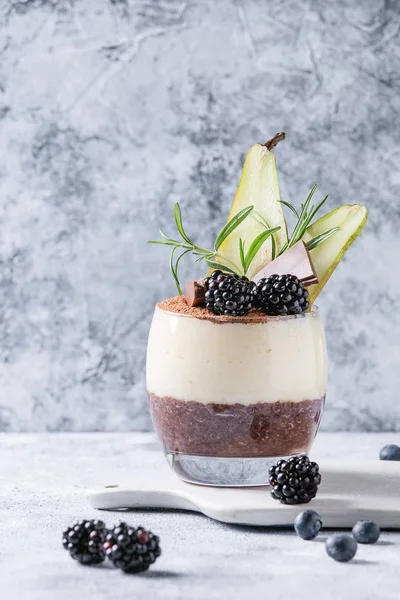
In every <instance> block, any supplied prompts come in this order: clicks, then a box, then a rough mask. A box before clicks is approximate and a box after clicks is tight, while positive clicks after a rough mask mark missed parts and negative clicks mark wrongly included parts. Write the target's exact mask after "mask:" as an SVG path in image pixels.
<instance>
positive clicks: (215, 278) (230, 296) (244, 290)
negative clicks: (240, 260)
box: [204, 270, 255, 317]
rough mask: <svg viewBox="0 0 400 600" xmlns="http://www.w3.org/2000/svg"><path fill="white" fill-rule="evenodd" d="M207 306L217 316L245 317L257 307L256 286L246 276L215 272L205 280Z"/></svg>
mask: <svg viewBox="0 0 400 600" xmlns="http://www.w3.org/2000/svg"><path fill="white" fill-rule="evenodd" d="M204 285H205V289H206V293H205V305H206V308H207V309H208V310H210V311H211V312H213V313H214V314H216V315H226V316H230V317H234V316H238V317H240V316H243V315H247V313H248V312H249V311H250V310H251V309H252V308H253V307H254V305H255V286H254V284H253V283H252V282H251V281H250V280H249V279H248V278H247V277H245V276H244V275H243V276H242V277H239V276H238V275H228V274H226V273H222V271H218V270H216V271H213V272H212V273H211V275H210V277H206V279H205V280H204Z"/></svg>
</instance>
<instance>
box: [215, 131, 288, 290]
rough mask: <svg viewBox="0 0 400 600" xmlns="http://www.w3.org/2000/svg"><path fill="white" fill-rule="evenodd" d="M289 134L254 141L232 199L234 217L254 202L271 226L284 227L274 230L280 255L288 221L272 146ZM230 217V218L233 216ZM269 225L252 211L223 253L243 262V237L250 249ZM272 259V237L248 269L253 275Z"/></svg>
mask: <svg viewBox="0 0 400 600" xmlns="http://www.w3.org/2000/svg"><path fill="white" fill-rule="evenodd" d="M284 137H285V134H283V133H282V134H277V135H276V136H275V137H274V138H272V140H270V141H269V142H267V143H266V144H265V145H264V146H262V145H261V144H254V146H252V147H251V148H250V150H249V151H248V153H247V156H246V160H245V163H244V166H243V171H242V176H241V178H240V182H239V186H238V188H237V191H236V194H235V197H234V199H233V202H232V207H231V211H230V213H229V219H232V217H234V216H235V215H236V214H237V213H238V212H239V211H240V210H242V209H243V208H246V207H247V206H251V205H253V206H254V210H255V211H257V213H258V214H259V215H260V216H261V217H262V218H263V219H264V221H265V222H266V223H267V224H268V226H269V227H271V228H272V227H280V230H279V231H277V232H276V233H275V234H274V240H275V246H276V255H278V254H279V251H280V250H281V248H282V247H283V246H284V245H285V244H286V242H287V228H286V221H285V217H284V214H283V210H282V204H281V202H280V193H279V183H278V173H277V170H276V163H275V156H274V153H273V152H272V151H271V150H272V148H273V147H274V146H275V145H276V144H277V143H278V142H279V141H280V140H282V139H284ZM229 219H228V220H229ZM262 231H265V227H264V226H263V225H262V224H261V223H260V222H259V221H257V220H256V219H255V218H254V217H253V216H252V215H249V216H248V217H247V218H246V219H245V220H244V221H243V222H242V223H241V224H240V225H239V226H238V227H237V228H236V229H235V230H234V231H233V232H232V233H231V235H229V236H228V237H227V238H226V240H225V241H224V242H223V244H222V245H221V246H220V248H219V253H220V254H221V255H222V256H225V257H226V258H228V259H229V260H230V261H232V262H233V263H235V264H236V265H238V266H240V264H241V263H240V251H239V239H240V238H242V240H243V241H244V243H245V250H246V249H247V250H248V249H249V247H250V244H251V243H252V241H253V240H254V239H255V238H256V237H257V235H259V234H260V233H261V232H262ZM271 260H272V241H271V238H269V239H268V240H267V241H266V242H264V244H263V245H262V246H261V248H260V250H259V251H258V253H257V255H256V257H255V258H254V260H253V262H252V263H251V265H250V268H249V270H248V272H247V276H248V277H249V279H252V277H253V275H255V274H256V273H258V272H259V271H260V270H261V269H262V268H263V267H265V266H266V265H267V264H268V263H269V262H271Z"/></svg>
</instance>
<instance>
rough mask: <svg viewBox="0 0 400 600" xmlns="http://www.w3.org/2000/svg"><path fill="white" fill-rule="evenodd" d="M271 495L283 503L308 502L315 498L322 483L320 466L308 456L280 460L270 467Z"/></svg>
mask: <svg viewBox="0 0 400 600" xmlns="http://www.w3.org/2000/svg"><path fill="white" fill-rule="evenodd" d="M269 482H270V484H271V496H272V497H273V498H274V499H275V500H279V501H280V502H281V503H282V504H306V503H307V502H310V500H312V499H313V498H315V496H316V494H317V491H318V486H319V484H320V483H321V474H320V472H319V466H318V465H317V463H315V462H311V461H310V459H309V458H308V456H305V455H302V456H292V457H291V458H289V459H288V460H279V461H278V462H277V463H276V465H273V466H272V467H270V469H269Z"/></svg>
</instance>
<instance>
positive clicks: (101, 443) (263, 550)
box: [0, 433, 400, 600]
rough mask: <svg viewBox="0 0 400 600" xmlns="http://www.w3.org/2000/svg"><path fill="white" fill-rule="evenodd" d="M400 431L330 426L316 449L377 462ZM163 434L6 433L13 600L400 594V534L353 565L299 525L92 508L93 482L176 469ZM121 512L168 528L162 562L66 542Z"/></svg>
mask: <svg viewBox="0 0 400 600" xmlns="http://www.w3.org/2000/svg"><path fill="white" fill-rule="evenodd" d="M398 438H399V436H398V434H397V435H396V434H372V433H367V434H365V433H364V434H350V433H321V434H319V436H318V439H317V441H316V443H315V446H314V449H313V452H312V456H313V458H314V459H315V460H318V459H319V458H339V457H343V459H344V460H345V459H346V457H347V456H348V455H349V454H351V456H352V457H353V458H354V459H372V458H376V456H377V453H378V452H379V449H380V448H381V447H382V446H383V445H385V444H387V443H391V442H395V443H396V442H399V439H398ZM167 468H168V467H167V465H166V464H165V463H164V459H163V457H162V454H161V452H160V450H159V447H158V444H157V441H156V439H155V437H154V436H153V434H146V433H132V434H121V433H119V434H104V433H99V434H97V433H96V434H93V433H92V434H59V433H54V434H40V435H29V434H0V592H1V597H2V598H5V597H7V600H17V599H18V600H25V599H26V600H50V599H52V600H53V599H54V600H66V599H68V600H69V599H73V598H74V599H75V598H84V599H85V600H91V599H93V600H94V599H96V600H103V599H106V598H107V599H108V598H112V599H113V600H119V599H122V598H124V599H125V598H132V599H139V598H142V599H146V600H158V599H159V598H160V599H161V598H162V599H165V600H167V599H173V600H178V599H181V598H182V599H190V600H197V599H199V600H200V599H201V600H205V599H206V600H212V599H214V598H215V599H217V598H218V599H219V600H224V599H225V598H229V600H235V599H242V598H246V599H247V598H252V597H257V598H262V599H263V598H268V599H269V598H273V599H274V600H281V599H282V600H283V599H284V600H287V599H289V598H296V599H302V598H304V599H306V598H307V600H308V599H310V598H319V599H320V600H331V599H332V600H338V599H340V600H347V599H349V600H350V599H351V600H369V599H371V600H377V599H381V598H382V599H384V600H391V599H396V600H398V599H399V598H400V575H399V573H400V532H394V531H391V532H384V533H383V534H382V536H381V541H380V542H379V543H378V544H377V545H373V546H359V550H358V553H357V557H356V559H355V560H353V561H352V562H351V563H348V564H340V563H335V562H334V561H333V560H331V559H330V558H329V557H328V556H327V555H326V553H325V549H324V544H323V541H324V539H325V537H326V533H322V534H321V535H320V537H319V538H318V539H317V540H316V541H314V542H305V541H303V540H301V539H300V538H298V537H296V535H295V534H294V533H293V531H291V530H287V529H286V530H285V529H267V528H251V527H240V526H229V525H225V524H221V523H217V522H214V521H212V520H210V519H208V518H207V517H204V516H201V515H197V514H194V513H184V512H172V511H146V512H129V513H126V512H124V513H123V514H121V513H118V512H117V511H115V512H104V511H96V510H94V509H91V508H90V507H89V506H88V504H87V503H86V500H85V497H84V488H85V486H94V485H103V484H109V483H129V484H134V482H135V476H137V475H138V474H139V473H141V472H143V470H145V469H147V470H149V471H151V472H153V473H154V477H157V474H158V473H161V472H162V470H163V469H167ZM94 517H100V518H103V519H104V520H105V521H106V522H107V523H110V524H111V523H114V522H118V520H119V519H120V518H123V519H126V520H127V521H128V522H130V523H132V524H136V525H139V524H142V525H144V526H146V527H148V528H150V529H151V530H153V531H154V532H155V533H157V534H158V535H160V537H161V542H162V550H163V554H162V556H161V558H160V559H159V560H158V561H157V563H156V565H155V566H154V567H153V569H152V570H151V571H149V572H147V573H144V574H141V575H136V576H135V575H124V574H123V573H121V572H120V571H118V570H114V569H111V568H108V567H105V566H101V567H96V568H89V567H81V566H80V565H78V564H76V563H75V562H74V561H72V560H71V559H70V558H69V556H68V554H67V553H66V552H65V550H64V549H63V548H62V546H61V532H62V531H63V529H64V528H65V527H67V526H68V525H70V524H71V523H73V522H74V521H75V520H76V519H79V518H94Z"/></svg>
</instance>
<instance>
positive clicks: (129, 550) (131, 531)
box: [104, 522, 161, 573]
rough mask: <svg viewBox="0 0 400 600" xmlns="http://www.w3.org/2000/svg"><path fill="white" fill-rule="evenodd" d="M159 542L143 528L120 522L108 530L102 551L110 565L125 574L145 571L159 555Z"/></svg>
mask: <svg viewBox="0 0 400 600" xmlns="http://www.w3.org/2000/svg"><path fill="white" fill-rule="evenodd" d="M159 542H160V540H159V538H158V537H157V536H156V535H154V534H153V533H152V532H151V531H147V530H146V529H144V528H143V527H138V528H135V527H131V526H130V525H128V524H127V523H124V522H121V523H120V524H119V525H117V526H116V527H114V528H113V529H111V530H109V532H108V534H107V537H106V541H105V543H104V550H105V553H106V555H107V558H108V559H109V560H110V561H111V563H112V564H113V565H114V566H115V567H117V568H118V569H121V570H122V571H124V572H125V573H140V572H142V571H147V569H148V568H149V567H150V565H152V564H153V563H154V562H155V561H156V560H157V558H158V557H159V556H160V554H161V548H160V543H159Z"/></svg>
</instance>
